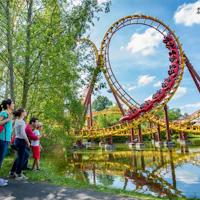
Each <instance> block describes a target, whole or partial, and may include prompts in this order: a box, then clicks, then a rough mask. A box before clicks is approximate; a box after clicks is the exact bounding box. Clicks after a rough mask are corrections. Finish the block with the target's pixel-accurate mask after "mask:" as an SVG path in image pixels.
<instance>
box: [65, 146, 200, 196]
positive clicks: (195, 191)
mask: <svg viewBox="0 0 200 200" xmlns="http://www.w3.org/2000/svg"><path fill="white" fill-rule="evenodd" d="M68 161H69V166H68V170H67V174H66V175H67V176H69V177H71V178H73V179H75V180H79V181H85V182H88V183H92V184H97V185H104V186H107V187H113V188H120V189H125V190H129V191H137V192H141V193H145V194H153V195H156V196H157V195H159V196H173V197H182V198H186V197H194V196H196V197H200V192H199V191H200V190H199V189H200V184H199V182H200V171H199V166H200V149H198V148H196V149H194V148H193V149H189V148H188V147H187V146H181V147H180V149H164V150H162V149H155V150H141V151H136V150H131V151H130V150H129V151H118V152H117V151H115V152H104V150H102V149H100V150H96V151H95V150H93V151H86V152H79V153H77V152H75V153H71V154H68Z"/></svg>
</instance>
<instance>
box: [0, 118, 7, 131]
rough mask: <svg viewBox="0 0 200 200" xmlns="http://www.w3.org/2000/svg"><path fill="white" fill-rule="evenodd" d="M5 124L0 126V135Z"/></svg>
mask: <svg viewBox="0 0 200 200" xmlns="http://www.w3.org/2000/svg"><path fill="white" fill-rule="evenodd" d="M4 119H6V118H4ZM6 123H7V122H6ZM6 123H5V124H3V125H0V134H1V133H2V131H3V130H4V126H5V125H6Z"/></svg>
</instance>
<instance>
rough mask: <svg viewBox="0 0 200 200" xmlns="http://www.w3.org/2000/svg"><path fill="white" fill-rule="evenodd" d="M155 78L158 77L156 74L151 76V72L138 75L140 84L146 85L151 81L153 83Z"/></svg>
mask: <svg viewBox="0 0 200 200" xmlns="http://www.w3.org/2000/svg"><path fill="white" fill-rule="evenodd" d="M154 78H156V77H155V76H149V74H147V75H144V76H139V77H138V79H139V80H138V86H145V85H147V84H149V83H151V82H152V81H153V80H154Z"/></svg>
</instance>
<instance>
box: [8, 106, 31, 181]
mask: <svg viewBox="0 0 200 200" xmlns="http://www.w3.org/2000/svg"><path fill="white" fill-rule="evenodd" d="M13 115H14V116H15V117H16V118H17V119H16V120H15V126H14V129H15V141H14V144H15V146H16V150H17V159H15V161H14V163H13V166H12V169H11V171H10V172H9V174H11V173H14V172H15V170H16V173H15V180H26V179H28V177H26V176H24V174H23V173H22V165H23V160H24V155H25V149H26V145H27V146H28V147H29V146H30V143H29V140H28V137H27V135H26V132H25V128H26V123H25V121H24V117H26V116H27V113H26V110H25V109H23V108H19V109H18V110H16V111H14V112H13Z"/></svg>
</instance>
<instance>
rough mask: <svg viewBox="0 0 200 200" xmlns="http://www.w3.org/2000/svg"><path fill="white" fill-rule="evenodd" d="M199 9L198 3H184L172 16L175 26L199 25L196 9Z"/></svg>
mask: <svg viewBox="0 0 200 200" xmlns="http://www.w3.org/2000/svg"><path fill="white" fill-rule="evenodd" d="M199 7H200V1H197V2H195V3H189V4H186V3H184V4H183V5H181V6H179V7H178V9H177V10H176V12H175V14H174V20H175V23H176V24H184V25H185V26H192V25H193V24H200V15H199V14H197V8H199Z"/></svg>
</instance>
